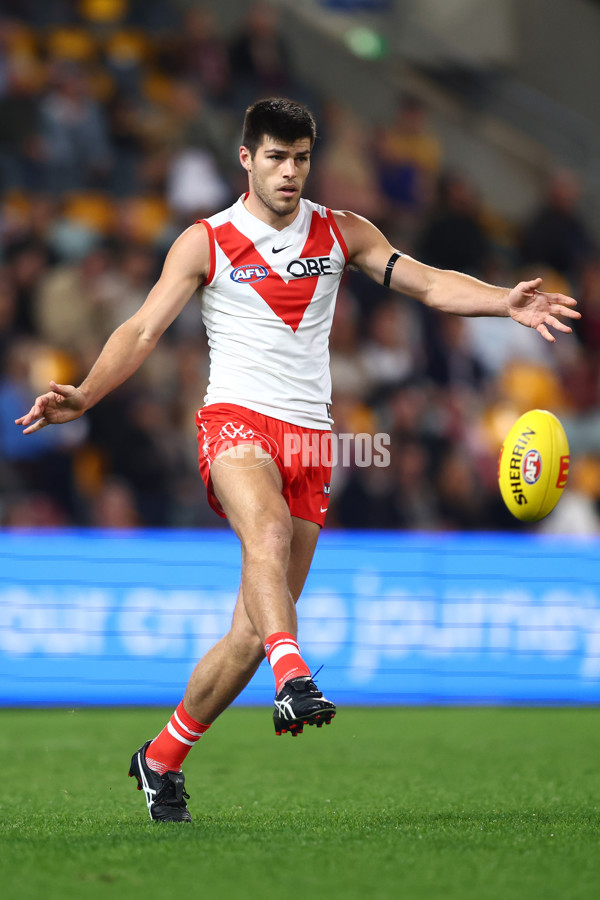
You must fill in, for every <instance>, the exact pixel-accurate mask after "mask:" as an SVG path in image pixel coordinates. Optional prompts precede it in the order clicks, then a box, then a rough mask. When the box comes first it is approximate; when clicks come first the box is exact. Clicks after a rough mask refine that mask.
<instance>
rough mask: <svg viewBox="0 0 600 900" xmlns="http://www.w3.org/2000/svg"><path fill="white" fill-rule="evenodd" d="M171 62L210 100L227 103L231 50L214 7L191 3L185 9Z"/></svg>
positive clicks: (230, 94)
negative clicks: (222, 32)
mask: <svg viewBox="0 0 600 900" xmlns="http://www.w3.org/2000/svg"><path fill="white" fill-rule="evenodd" d="M172 65H173V67H174V68H175V69H176V71H177V72H178V73H179V75H180V77H182V78H184V79H186V80H188V81H191V82H192V83H194V84H195V85H196V86H197V87H199V88H201V89H202V91H203V93H204V95H205V97H206V99H207V100H208V102H209V103H211V104H212V105H216V106H225V107H228V106H230V104H231V100H232V90H233V85H232V78H231V60H230V51H229V47H228V45H227V41H226V40H225V38H224V37H223V35H222V34H221V31H220V29H219V24H218V21H217V17H216V15H215V12H214V10H211V9H208V8H207V7H205V6H203V5H194V6H192V7H191V8H190V9H188V10H186V11H185V14H184V21H183V27H182V29H181V36H180V37H179V39H178V41H176V43H175V51H174V58H173V61H172Z"/></svg>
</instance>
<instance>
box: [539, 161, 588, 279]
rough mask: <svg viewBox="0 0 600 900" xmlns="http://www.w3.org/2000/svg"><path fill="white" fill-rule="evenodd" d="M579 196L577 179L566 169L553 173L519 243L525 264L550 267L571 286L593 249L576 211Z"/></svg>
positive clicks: (579, 215)
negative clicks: (544, 194) (566, 279)
mask: <svg viewBox="0 0 600 900" xmlns="http://www.w3.org/2000/svg"><path fill="white" fill-rule="evenodd" d="M580 197H581V185H580V183H579V180H578V178H577V176H576V175H575V174H574V173H573V172H570V171H567V170H566V169H561V170H559V171H557V172H555V173H554V174H553V176H552V178H551V179H550V182H549V184H548V188H547V191H546V196H545V198H544V199H543V200H542V203H541V206H540V207H539V209H538V210H537V211H536V212H535V213H534V214H533V217H532V218H531V220H530V221H529V222H528V223H527V224H526V225H525V228H524V229H523V236H522V240H521V256H522V260H523V262H524V263H531V264H533V263H536V264H538V265H539V264H540V263H541V264H542V265H546V266H549V267H550V268H552V269H555V270H556V271H557V272H560V274H561V275H564V276H565V277H566V278H568V279H569V280H570V281H571V282H572V283H573V284H577V276H578V273H579V267H580V266H581V265H582V264H583V263H584V262H585V261H586V260H587V259H589V257H590V256H591V254H592V253H593V251H594V249H596V248H595V243H594V241H593V239H592V236H591V233H590V230H589V227H588V225H587V223H586V221H585V219H584V217H583V214H582V212H581V210H580V208H579V200H580Z"/></svg>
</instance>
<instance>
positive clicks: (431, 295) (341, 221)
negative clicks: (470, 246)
mask: <svg viewBox="0 0 600 900" xmlns="http://www.w3.org/2000/svg"><path fill="white" fill-rule="evenodd" d="M334 216H335V219H336V222H337V225H338V227H339V229H340V231H341V233H342V235H343V237H344V240H345V242H346V246H347V248H348V255H349V260H348V261H349V263H350V264H351V265H355V266H357V267H358V268H359V269H362V271H363V272H365V273H366V274H367V275H369V277H370V278H372V279H373V280H374V281H376V282H378V284H384V283H387V284H388V285H389V287H390V288H391V289H392V290H395V291H400V292H401V293H403V294H409V295H410V296H411V297H416V298H417V299H418V300H421V301H422V302H423V303H425V304H426V305H427V306H431V307H432V308H434V309H439V310H441V311H442V312H448V313H453V314H454V315H460V316H504V317H508V316H510V317H511V318H513V319H514V320H515V321H516V322H519V323H520V324H521V325H525V326H527V327H529V328H534V329H535V330H536V331H539V333H540V334H541V335H542V337H543V338H545V339H546V340H547V341H551V342H553V341H554V340H556V339H555V338H554V336H553V335H552V334H551V333H550V331H549V330H548V326H550V327H551V328H555V329H556V330H557V331H562V332H565V333H569V332H570V331H571V330H572V329H571V328H570V326H569V325H566V324H565V323H564V322H561V321H560V319H559V318H557V317H558V316H563V317H564V318H567V319H579V318H580V317H581V314H580V313H578V312H577V311H576V310H575V309H574V308H573V307H575V306H576V305H577V301H576V300H574V299H573V298H572V297H566V296H565V295H564V294H550V293H546V292H545V291H540V290H539V287H540V286H541V283H542V279H541V278H534V279H533V280H531V281H521V282H519V284H517V285H516V286H515V287H514V288H512V289H511V288H503V287H496V286H495V285H492V284H486V283H485V282H483V281H479V279H477V278H473V277H472V276H470V275H464V274H463V273H462V272H453V271H450V270H447V269H436V268H434V267H433V266H426V265H424V264H423V263H420V262H418V261H417V260H416V259H413V258H412V257H410V256H406V255H402V254H401V255H400V256H399V258H397V259H396V261H395V262H393V267H391V268H390V261H391V259H392V257H393V255H394V254H395V253H397V252H398V251H396V250H395V249H394V248H393V247H392V245H391V244H390V243H389V241H388V240H387V238H386V237H385V235H383V234H382V233H381V231H379V229H378V228H376V227H375V225H373V224H372V223H371V222H369V221H368V220H367V219H364V218H363V217H362V216H358V215H356V214H355V213H351V212H335V213H334ZM386 270H387V272H386ZM386 274H387V280H386Z"/></svg>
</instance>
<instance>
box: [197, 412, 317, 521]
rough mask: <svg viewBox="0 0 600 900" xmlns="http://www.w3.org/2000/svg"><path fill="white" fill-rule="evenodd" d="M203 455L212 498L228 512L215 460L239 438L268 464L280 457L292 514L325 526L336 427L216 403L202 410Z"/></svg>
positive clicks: (204, 476)
mask: <svg viewBox="0 0 600 900" xmlns="http://www.w3.org/2000/svg"><path fill="white" fill-rule="evenodd" d="M196 425H197V426H198V445H199V447H198V458H199V468H200V474H201V476H202V480H203V481H204V484H205V485H206V491H207V494H208V502H209V504H210V505H211V507H212V508H213V509H214V511H215V512H216V513H217V514H218V515H219V516H221V517H222V518H226V515H225V513H224V511H223V507H222V506H221V504H220V503H219V501H218V499H217V496H216V494H215V492H214V489H213V485H212V479H211V477H210V466H211V464H212V462H213V461H214V460H215V459H216V457H217V456H219V454H221V453H223V452H224V451H226V450H229V449H231V448H232V447H235V446H237V445H239V444H255V445H257V446H259V447H260V448H261V451H262V452H261V454H260V456H259V459H260V458H263V459H264V461H265V464H267V463H269V462H270V461H271V460H273V461H274V462H275V464H276V465H277V468H278V469H279V471H280V473H281V478H282V481H283V487H282V489H281V493H282V494H283V497H284V499H285V501H286V503H287V505H288V507H289V510H290V513H291V515H292V516H297V517H298V518H299V519H307V520H308V521H309V522H316V524H317V525H321V526H323V524H324V522H325V515H326V513H327V506H328V503H329V487H330V483H331V432H330V431H323V430H321V429H314V428H303V427H302V426H300V425H291V424H290V423H289V422H282V421H280V420H279V419H273V418H271V416H264V415H263V414H262V413H259V412H254V411H253V410H251V409H246V408H245V407H243V406H236V405H235V404H233V403H212V404H210V406H205V407H204V408H203V409H201V410H199V412H198V414H197V415H196Z"/></svg>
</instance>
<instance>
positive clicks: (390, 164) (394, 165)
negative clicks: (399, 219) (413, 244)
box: [375, 97, 442, 227]
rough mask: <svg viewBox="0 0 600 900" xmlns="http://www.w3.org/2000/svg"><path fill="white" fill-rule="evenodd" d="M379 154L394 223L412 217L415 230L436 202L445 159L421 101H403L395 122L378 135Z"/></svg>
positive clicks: (380, 173) (382, 182)
mask: <svg viewBox="0 0 600 900" xmlns="http://www.w3.org/2000/svg"><path fill="white" fill-rule="evenodd" d="M375 153H376V158H377V165H378V177H379V185H380V189H381V191H382V193H383V195H384V196H385V197H386V199H387V201H388V204H389V207H390V209H389V220H390V222H391V223H392V224H393V219H394V218H395V217H396V216H403V217H404V218H405V219H406V218H407V217H408V218H409V219H410V220H411V221H412V227H414V225H415V223H416V224H419V223H420V222H421V220H422V217H423V215H424V214H425V213H426V212H427V211H428V210H429V208H430V206H431V204H432V202H433V198H434V191H435V180H436V178H437V176H438V174H439V171H440V166H441V160H442V148H441V144H440V142H439V140H438V138H437V137H436V135H435V134H434V133H433V132H432V131H431V130H430V128H429V126H428V124H427V115H426V110H425V107H424V105H423V104H422V103H421V102H420V101H419V100H417V99H416V98H415V97H404V98H403V99H401V100H400V101H399V103H398V106H397V108H396V112H395V115H394V117H393V119H392V123H391V124H390V125H389V126H388V127H385V128H382V129H381V130H380V132H379V134H378V135H377V139H376V144H375Z"/></svg>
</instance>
